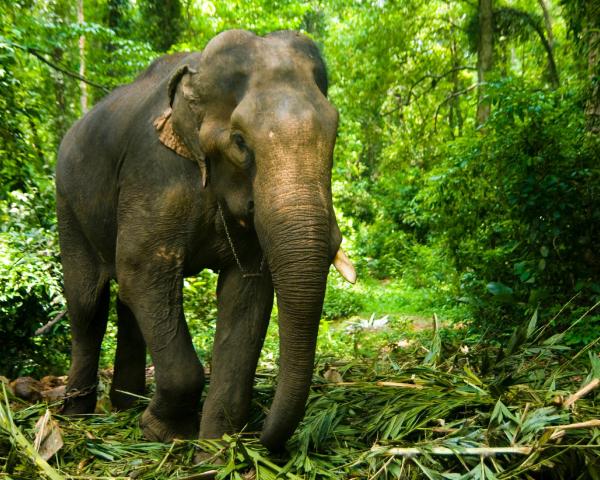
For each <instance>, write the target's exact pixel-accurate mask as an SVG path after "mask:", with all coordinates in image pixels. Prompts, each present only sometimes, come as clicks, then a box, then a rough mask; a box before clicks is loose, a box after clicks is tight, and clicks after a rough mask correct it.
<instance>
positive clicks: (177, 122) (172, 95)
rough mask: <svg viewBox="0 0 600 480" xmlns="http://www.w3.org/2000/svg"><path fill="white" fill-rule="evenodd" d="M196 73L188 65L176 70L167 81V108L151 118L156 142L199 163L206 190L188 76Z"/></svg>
mask: <svg viewBox="0 0 600 480" xmlns="http://www.w3.org/2000/svg"><path fill="white" fill-rule="evenodd" d="M195 73H197V72H196V71H195V70H193V69H191V68H190V67H189V66H188V65H183V66H181V67H179V68H178V69H177V70H176V71H175V73H173V75H172V76H171V78H170V79H169V83H168V86H167V94H168V96H169V108H167V109H166V110H165V111H164V112H163V113H162V114H161V115H160V116H159V117H157V118H156V119H154V122H153V124H154V128H156V131H157V132H158V139H159V140H160V142H161V143H162V144H163V145H164V146H166V147H167V148H169V149H171V150H173V151H174V152H175V153H177V154H178V155H180V156H182V157H184V158H187V159H188V160H192V161H195V162H197V163H198V167H199V168H200V177H201V181H202V186H203V187H206V181H207V174H206V158H205V155H204V152H203V151H202V148H201V146H200V136H199V130H200V120H201V114H200V112H194V111H193V109H192V107H191V105H190V103H191V101H193V100H194V94H193V90H192V83H191V76H192V75H194V74H195Z"/></svg>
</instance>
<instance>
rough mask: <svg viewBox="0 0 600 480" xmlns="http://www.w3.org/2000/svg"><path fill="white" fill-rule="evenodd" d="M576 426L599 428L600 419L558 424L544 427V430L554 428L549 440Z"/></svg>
mask: <svg viewBox="0 0 600 480" xmlns="http://www.w3.org/2000/svg"><path fill="white" fill-rule="evenodd" d="M577 428H600V419H597V418H595V419H593V420H588V421H587V422H578V423H569V424H568V425H560V426H556V427H545V429H546V430H550V429H555V431H554V432H553V433H552V435H551V436H550V439H551V440H556V439H557V438H560V437H562V436H564V434H565V432H566V431H567V430H575V429H577Z"/></svg>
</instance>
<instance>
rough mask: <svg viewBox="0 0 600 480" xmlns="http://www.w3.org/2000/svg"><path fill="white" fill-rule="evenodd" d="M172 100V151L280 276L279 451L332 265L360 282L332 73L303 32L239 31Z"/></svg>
mask: <svg viewBox="0 0 600 480" xmlns="http://www.w3.org/2000/svg"><path fill="white" fill-rule="evenodd" d="M168 90H169V92H170V95H171V105H172V112H171V113H170V118H167V117H168V116H169V115H167V116H165V117H163V118H162V119H161V120H160V121H159V122H158V124H157V125H158V127H160V128H163V127H164V129H163V130H164V131H163V133H164V135H163V136H164V137H165V138H166V140H165V139H163V141H168V140H169V135H173V136H175V137H177V138H180V139H181V140H182V141H183V143H184V144H185V145H183V146H180V150H181V152H180V153H182V154H183V155H184V156H189V157H192V158H194V159H195V160H196V161H198V162H199V165H200V169H201V172H202V181H203V182H204V183H205V182H206V171H208V183H209V184H210V188H212V189H213V190H214V191H215V192H216V195H217V197H218V198H219V200H220V201H221V202H222V203H224V204H225V205H224V208H226V209H227V210H228V211H229V212H230V214H231V215H233V216H234V217H236V218H237V219H238V220H240V221H241V222H242V223H243V224H247V225H249V226H251V225H253V226H254V228H255V229H256V232H257V236H258V238H259V241H260V244H261V247H262V249H263V251H264V254H265V258H266V259H267V263H268V266H269V269H270V271H271V275H272V278H273V284H274V287H275V291H276V293H277V301H278V307H279V334H280V373H279V381H278V385H277V391H276V394H275V399H274V400H273V404H272V406H271V410H270V413H269V415H268V417H267V419H266V422H265V425H264V428H263V432H262V437H261V440H262V442H263V443H264V444H265V445H266V446H267V447H269V448H271V449H273V450H276V449H279V448H281V447H282V446H283V445H284V443H285V441H286V440H287V439H288V438H289V437H290V436H291V434H292V433H293V431H294V430H295V428H296V427H297V425H298V423H299V421H300V420H301V418H302V416H303V414H304V408H305V403H306V399H307V396H308V392H309V387H310V383H311V376H312V370H313V361H314V353H315V345H316V338H317V331H318V324H319V319H320V316H321V310H322V306H323V297H324V294H325V285H326V278H327V273H328V270H329V265H330V264H331V263H332V262H333V263H334V264H335V265H336V267H338V269H339V270H340V271H341V272H342V274H343V275H344V276H345V277H347V278H348V279H349V280H350V281H354V279H355V273H354V270H353V267H352V265H351V264H350V262H349V261H348V260H347V258H346V257H345V255H344V254H343V252H341V250H340V249H339V247H340V242H341V235H340V231H339V228H338V225H337V222H336V219H335V216H334V211H333V207H332V199H331V168H332V157H333V149H334V144H335V139H336V132H337V126H338V113H337V111H336V109H335V108H334V107H333V106H332V105H331V103H329V101H328V100H327V97H326V95H327V75H326V71H325V65H324V63H323V60H322V58H321V56H320V54H319V51H318V49H317V47H316V46H315V44H314V43H313V42H312V41H311V40H310V39H309V38H307V37H305V36H303V35H301V34H298V33H296V32H289V31H286V32H277V33H273V34H271V35H268V36H266V37H258V36H256V35H254V34H252V33H249V32H246V31H228V32H225V33H223V34H221V35H219V36H217V37H216V38H214V39H213V40H212V41H211V42H210V43H209V44H208V45H207V47H206V49H205V50H204V51H203V52H202V54H201V55H199V57H198V58H196V59H195V60H194V61H193V62H191V64H190V65H188V66H184V67H181V68H179V69H178V70H177V72H176V73H175V75H174V76H173V78H172V79H171V82H170V83H169V89H168ZM169 122H170V123H169ZM165 132H166V133H165Z"/></svg>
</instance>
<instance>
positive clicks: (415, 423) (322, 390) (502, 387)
mask: <svg viewBox="0 0 600 480" xmlns="http://www.w3.org/2000/svg"><path fill="white" fill-rule="evenodd" d="M536 320H537V318H536V316H534V317H533V318H532V319H531V321H530V322H529V323H528V324H527V325H524V326H523V327H522V328H520V329H518V330H517V331H516V332H515V333H514V334H513V336H512V338H511V339H510V341H509V342H507V346H505V347H499V346H490V345H484V344H471V345H468V344H467V345H466V344H461V343H460V342H457V341H456V340H454V341H449V342H442V341H441V340H440V337H439V336H438V334H439V332H436V333H435V334H434V339H433V341H432V342H431V341H430V342H425V344H419V343H418V342H415V343H413V344H412V346H411V347H410V348H406V347H403V348H401V347H396V348H394V346H393V345H392V346H388V348H385V349H382V355H381V356H380V357H379V358H377V359H373V360H370V361H361V362H358V361H354V362H341V361H339V360H338V361H334V360H333V359H321V360H320V361H319V365H318V366H317V368H316V373H315V377H314V382H313V387H312V390H311V395H310V398H309V403H308V407H307V413H306V417H305V419H304V421H303V423H302V424H301V426H300V427H299V428H298V430H297V432H296V434H295V435H294V437H293V438H292V440H291V441H290V442H289V444H288V447H289V448H288V453H287V454H285V455H280V456H276V457H275V456H271V455H269V454H268V452H267V451H266V450H264V449H263V448H262V447H261V446H260V444H259V442H258V440H257V438H256V431H258V430H259V428H260V425H261V422H262V420H263V419H264V414H265V411H266V409H267V408H268V405H269V404H270V401H271V398H272V395H273V391H274V382H275V372H273V371H270V370H264V369H263V370H259V373H258V375H257V382H256V388H255V402H254V403H255V405H254V406H255V408H254V413H253V418H252V421H251V422H250V424H249V425H248V426H247V428H246V430H245V431H244V432H242V433H241V434H239V435H235V436H226V437H224V438H223V440H221V441H210V442H209V441H176V442H174V443H172V444H159V443H151V442H147V441H144V439H143V438H142V435H141V431H140V429H139V427H138V419H139V415H140V414H141V412H142V410H143V408H144V405H145V401H144V400H141V401H140V405H139V407H138V408H137V409H134V410H131V411H128V412H121V413H111V412H108V413H105V414H98V415H93V416H90V417H89V418H85V419H71V418H64V417H61V416H60V415H58V414H57V413H56V412H57V408H55V407H57V406H56V405H55V406H52V405H51V406H50V411H51V412H52V419H53V420H56V421H57V423H56V427H55V428H58V429H59V431H60V435H61V439H62V448H60V449H58V451H57V452H56V453H54V454H53V455H52V456H51V457H50V458H49V459H48V460H47V461H46V460H44V458H42V456H41V455H40V453H39V452H40V445H39V443H40V439H39V435H40V434H39V422H40V418H41V417H43V416H44V414H45V413H46V410H47V406H46V405H45V404H35V405H28V404H24V403H23V402H19V401H18V400H17V399H15V398H13V397H12V396H11V395H10V394H9V393H7V391H6V389H3V390H0V391H2V399H1V402H0V403H1V405H0V478H14V479H22V478H23V479H29V478H31V479H33V478H49V479H61V478H86V479H87V478H123V479H125V478H132V479H133V478H135V479H161V478H178V479H188V480H192V479H202V478H213V477H215V476H216V478H239V479H250V478H260V479H276V478H277V479H284V478H290V479H293V478H296V479H297V478H332V479H340V478H356V479H368V478H372V479H375V478H378V479H384V478H402V479H413V478H414V479H421V478H424V479H508V478H543V479H567V478H568V479H577V478H581V479H585V478H590V479H598V478H600V415H599V414H600V395H599V394H598V392H599V391H600V389H597V388H596V387H597V386H598V384H599V383H600V359H599V357H598V353H597V350H596V347H597V342H598V340H597V341H595V342H592V343H591V344H589V345H588V346H587V347H585V348H584V349H581V350H578V351H573V350H571V349H569V348H568V347H567V346H565V345H563V344H562V339H563V336H562V335H554V336H552V337H549V338H548V336H547V335H546V334H545V331H544V330H545V329H544V328H538V327H537V325H536ZM105 388H106V386H105ZM48 418H50V417H48ZM50 421H51V420H50ZM36 423H37V424H38V430H37V431H38V433H37V436H36ZM199 450H201V451H203V452H204V455H203V457H204V458H205V460H203V461H202V462H200V463H197V462H196V461H195V460H194V458H195V455H196V453H197V452H198V451H199Z"/></svg>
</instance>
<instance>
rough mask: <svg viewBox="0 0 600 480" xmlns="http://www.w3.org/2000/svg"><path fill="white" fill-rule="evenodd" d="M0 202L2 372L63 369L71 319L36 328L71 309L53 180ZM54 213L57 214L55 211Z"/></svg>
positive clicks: (26, 372)
mask: <svg viewBox="0 0 600 480" xmlns="http://www.w3.org/2000/svg"><path fill="white" fill-rule="evenodd" d="M30 192H31V193H23V192H21V191H14V192H11V193H10V194H9V195H8V198H7V200H3V201H0V212H2V213H1V217H0V220H1V222H0V225H1V227H0V351H2V356H0V374H2V375H6V376H9V377H15V376H18V375H26V374H35V375H39V374H47V373H55V374H62V373H63V372H64V371H65V368H66V364H67V362H66V360H67V355H68V352H69V340H68V335H67V333H68V331H67V327H66V326H65V322H62V323H58V324H56V325H55V326H53V327H52V329H51V330H50V331H49V332H48V333H47V334H46V335H42V336H35V335H34V332H35V330H36V329H38V328H40V327H41V326H43V325H44V324H46V323H47V322H48V321H50V320H51V319H52V318H53V317H54V316H55V315H57V314H58V313H59V312H61V311H63V310H64V308H65V305H64V298H63V297H62V293H61V291H62V285H61V273H62V271H61V268H60V264H59V261H58V245H57V243H58V242H57V238H56V231H55V227H54V223H55V220H54V218H52V217H48V215H49V213H50V212H53V211H54V208H53V202H54V195H53V193H54V191H53V189H52V188H51V187H50V185H49V184H46V185H44V186H42V187H40V188H39V189H37V188H31V189H30ZM50 214H51V213H50Z"/></svg>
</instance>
